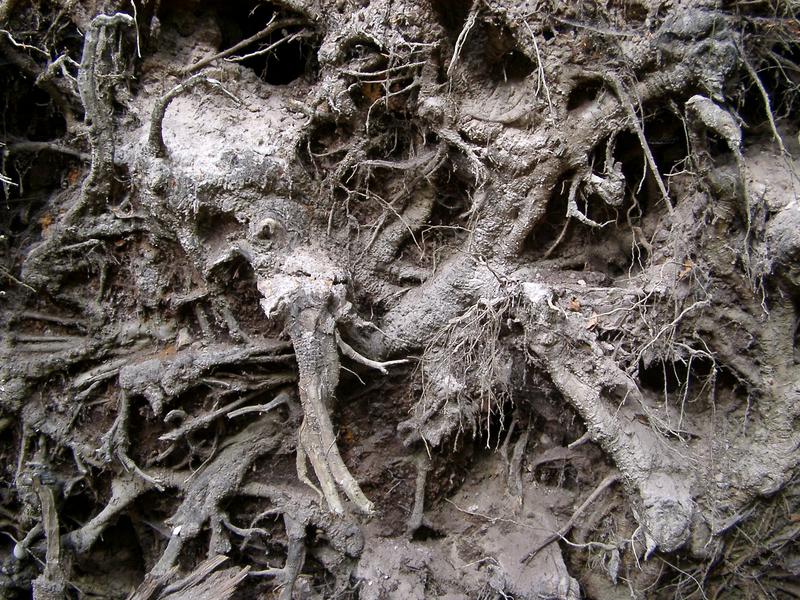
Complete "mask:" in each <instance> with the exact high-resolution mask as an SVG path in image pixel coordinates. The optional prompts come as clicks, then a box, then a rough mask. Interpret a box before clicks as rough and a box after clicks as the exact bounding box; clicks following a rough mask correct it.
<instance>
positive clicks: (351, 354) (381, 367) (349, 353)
mask: <svg viewBox="0 0 800 600" xmlns="http://www.w3.org/2000/svg"><path fill="white" fill-rule="evenodd" d="M336 343H337V344H338V346H339V349H340V350H341V351H342V354H344V355H345V356H346V357H348V358H351V359H353V360H354V361H356V362H358V363H361V364H362V365H365V366H367V367H369V368H370V369H376V370H378V371H380V372H381V373H383V374H384V375H388V374H389V371H388V369H387V368H386V367H392V366H394V365H405V364H407V363H408V362H410V361H409V360H408V359H405V358H402V359H399V360H387V361H385V362H378V361H375V360H372V359H369V358H367V357H366V356H362V355H361V354H359V353H358V352H357V351H356V350H354V349H353V348H352V346H350V345H348V344H347V342H345V341H344V340H343V339H342V336H340V335H339V332H338V331H337V332H336Z"/></svg>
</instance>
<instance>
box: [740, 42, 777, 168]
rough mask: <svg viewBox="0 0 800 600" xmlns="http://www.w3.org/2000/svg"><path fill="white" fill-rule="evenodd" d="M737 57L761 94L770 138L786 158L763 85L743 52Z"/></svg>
mask: <svg viewBox="0 0 800 600" xmlns="http://www.w3.org/2000/svg"><path fill="white" fill-rule="evenodd" d="M739 56H740V58H741V59H742V64H743V65H744V68H745V70H746V71H747V74H748V75H750V78H751V79H752V80H753V83H755V84H756V87H757V88H758V91H759V92H760V93H761V99H762V100H763V101H764V111H765V112H766V113H767V119H769V127H770V129H771V130H772V137H774V138H775V142H776V143H777V144H778V148H780V150H781V154H782V155H783V156H788V155H789V153H788V152H787V151H786V146H784V145H783V140H782V139H781V136H780V134H779V133H778V127H777V126H776V125H775V118H774V117H773V115H772V106H771V104H770V101H769V94H768V93H767V90H766V88H765V87H764V84H763V83H761V79H760V78H759V76H758V73H756V70H755V69H754V68H753V65H751V64H750V61H748V60H747V57H746V56H745V55H744V52H742V51H741V50H739Z"/></svg>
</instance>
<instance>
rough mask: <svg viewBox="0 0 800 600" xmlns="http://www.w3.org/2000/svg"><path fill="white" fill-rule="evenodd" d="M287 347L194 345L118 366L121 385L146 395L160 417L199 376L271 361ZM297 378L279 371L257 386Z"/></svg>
mask: <svg viewBox="0 0 800 600" xmlns="http://www.w3.org/2000/svg"><path fill="white" fill-rule="evenodd" d="M288 347H289V346H288V344H285V343H282V342H279V341H273V340H263V341H261V342H259V343H257V344H253V345H248V346H235V345H231V344H211V345H207V346H202V347H197V346H194V345H193V346H190V347H188V348H185V349H183V350H179V351H178V352H177V353H175V354H174V355H172V356H169V357H158V358H151V359H148V360H143V361H140V362H138V363H137V362H133V361H130V362H128V363H127V364H125V366H121V367H120V369H119V387H120V388H122V389H123V390H125V392H127V393H128V394H129V395H130V396H136V395H138V396H143V397H144V398H145V399H146V400H147V401H148V403H149V404H150V407H151V408H152V409H153V412H154V413H155V415H156V416H161V415H162V414H163V411H164V408H165V405H166V404H167V402H168V401H169V400H171V399H172V398H174V397H175V396H177V395H179V394H181V393H183V392H184V391H186V390H188V389H189V388H191V387H193V386H195V385H197V381H198V379H202V377H203V376H204V375H205V374H207V373H208V372H210V371H212V370H213V369H214V368H215V367H217V366H219V365H229V364H235V363H239V362H244V361H248V360H249V361H253V360H257V359H258V360H268V359H269V358H271V357H272V355H274V354H276V353H278V352H281V351H283V350H286V349H288ZM295 380H296V376H295V375H294V374H293V373H290V372H286V373H281V372H278V373H275V374H270V375H269V376H268V377H265V378H264V379H263V380H262V381H260V382H259V383H258V384H257V385H258V387H259V389H261V390H268V389H270V388H273V387H280V386H282V385H285V384H287V383H291V382H293V381H295ZM243 391H246V390H243Z"/></svg>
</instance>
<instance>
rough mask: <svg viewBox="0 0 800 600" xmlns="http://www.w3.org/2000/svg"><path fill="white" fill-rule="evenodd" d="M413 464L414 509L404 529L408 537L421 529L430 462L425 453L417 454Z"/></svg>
mask: <svg viewBox="0 0 800 600" xmlns="http://www.w3.org/2000/svg"><path fill="white" fill-rule="evenodd" d="M414 462H415V463H416V465H417V479H416V486H415V489H414V508H413V509H412V510H411V515H410V516H409V517H408V525H407V527H406V535H407V536H408V537H412V536H413V535H414V533H415V532H416V531H417V529H419V528H420V527H422V523H423V520H424V516H425V483H426V482H427V480H428V473H429V472H430V470H431V461H430V458H429V457H428V453H427V452H425V451H421V452H418V453H417V456H416V458H415V461H414Z"/></svg>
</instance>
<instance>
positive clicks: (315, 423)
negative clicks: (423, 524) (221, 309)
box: [287, 297, 373, 514]
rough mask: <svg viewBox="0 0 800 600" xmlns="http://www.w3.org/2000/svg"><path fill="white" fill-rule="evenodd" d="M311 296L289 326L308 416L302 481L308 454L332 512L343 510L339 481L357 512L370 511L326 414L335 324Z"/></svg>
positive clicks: (334, 363) (334, 369)
mask: <svg viewBox="0 0 800 600" xmlns="http://www.w3.org/2000/svg"><path fill="white" fill-rule="evenodd" d="M310 299H311V298H310V297H301V298H298V299H297V300H296V301H295V302H296V304H295V305H294V306H293V308H292V312H293V313H294V314H293V315H292V316H291V317H290V321H289V325H288V328H287V329H288V331H289V335H290V336H291V338H292V343H293V344H294V349H295V355H296V356H297V366H298V369H299V373H300V381H299V388H300V403H301V405H302V407H303V415H304V418H303V423H302V425H301V426H300V434H299V442H300V443H299V447H298V455H297V462H298V476H299V477H300V479H301V481H304V482H305V483H309V479H308V477H307V475H306V474H305V466H304V465H305V458H306V457H307V458H308V460H309V461H310V462H311V465H312V466H313V468H314V473H315V474H316V476H317V479H318V480H319V484H320V487H321V489H322V496H323V497H324V498H325V501H326V502H327V503H328V507H329V508H330V509H331V510H332V511H333V512H335V513H337V514H342V513H343V512H344V507H343V505H342V502H341V500H340V498H339V493H338V492H337V485H338V486H339V487H341V489H342V490H343V491H344V493H345V495H346V496H347V497H348V498H349V499H350V501H351V502H353V504H355V506H356V508H358V510H360V511H361V512H363V513H365V514H371V513H372V510H373V505H372V502H370V501H369V500H368V499H367V497H366V496H365V495H364V493H363V492H362V491H361V487H360V486H359V485H358V482H357V481H356V480H355V478H354V477H353V476H352V475H351V474H350V471H349V470H348V468H347V466H346V465H345V464H344V461H343V460H342V457H341V455H340V454H339V449H338V448H337V446H336V435H335V434H334V431H333V423H332V422H331V418H330V414H329V412H328V406H329V405H330V404H331V401H332V399H333V391H334V390H335V389H336V384H337V383H338V380H339V356H338V354H337V352H336V334H335V326H336V324H335V321H334V318H333V315H332V314H331V313H330V312H329V311H328V309H327V308H323V307H318V306H317V303H316V302H313V301H312V302H307V301H308V300H310ZM304 303H305V304H306V305H305V306H303V304H304ZM312 487H313V488H314V489H315V490H316V487H314V486H313V485H312Z"/></svg>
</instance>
